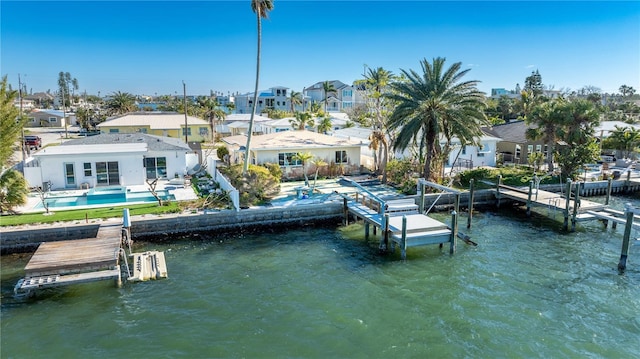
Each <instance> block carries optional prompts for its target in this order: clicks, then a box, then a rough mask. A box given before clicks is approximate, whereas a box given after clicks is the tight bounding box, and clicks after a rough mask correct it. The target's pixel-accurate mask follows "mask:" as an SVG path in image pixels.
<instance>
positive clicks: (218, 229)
mask: <svg viewBox="0 0 640 359" xmlns="http://www.w3.org/2000/svg"><path fill="white" fill-rule="evenodd" d="M460 197H461V198H460V207H461V208H466V207H468V203H469V199H468V198H469V194H468V193H463V194H462V195H461V196H460ZM408 198H413V199H414V200H415V201H416V203H417V202H418V201H419V197H418V196H409V197H408ZM434 201H437V202H436V204H435V206H434V208H433V209H432V211H433V212H435V211H438V210H445V209H449V208H451V207H452V206H453V202H454V197H453V195H451V194H447V193H444V194H437V193H436V194H428V195H425V210H426V209H429V208H430V207H431V205H432V204H433V202H434ZM494 204H495V195H494V193H493V191H492V190H479V191H476V193H475V195H474V206H492V205H494ZM342 216H343V211H342V202H341V201H332V202H325V203H318V204H308V205H293V206H290V207H259V208H251V209H246V210H241V211H240V212H236V211H232V210H223V211H210V212H207V213H202V212H198V213H180V214H167V215H161V216H151V215H147V216H133V217H132V218H131V236H132V238H133V239H134V240H148V241H153V240H159V241H161V240H167V239H171V238H175V237H179V236H188V235H190V234H195V233H214V231H215V234H222V233H229V232H235V231H240V230H246V231H251V230H255V231H260V230H271V229H273V228H276V227H291V226H300V225H316V224H321V223H335V225H338V224H339V223H341V220H342ZM109 221H118V222H119V223H122V219H120V218H114V219H110V220H109ZM99 226H100V224H99V223H97V224H73V223H68V224H67V223H64V224H51V225H42V226H33V228H22V229H18V228H16V229H12V228H10V227H3V228H2V229H1V235H0V250H1V252H2V254H8V253H19V252H29V251H34V250H35V249H36V248H37V247H38V245H39V244H40V243H41V242H49V241H60V240H71V239H81V238H92V237H95V236H96V234H97V232H98V228H99Z"/></svg>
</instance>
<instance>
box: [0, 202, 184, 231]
mask: <svg viewBox="0 0 640 359" xmlns="http://www.w3.org/2000/svg"><path fill="white" fill-rule="evenodd" d="M124 208H129V214H130V215H132V216H137V215H142V214H163V213H177V212H180V211H181V208H180V207H179V205H178V203H177V202H175V201H173V202H169V203H168V204H167V205H166V206H162V207H160V206H158V204H157V203H147V204H138V205H132V206H119V207H105V208H92V209H76V210H70V211H55V212H54V211H52V214H49V215H45V214H44V213H25V214H17V215H8V216H2V217H0V227H4V226H18V225H24V224H39V223H53V222H68V221H80V220H82V221H84V220H85V219H89V220H91V219H98V218H101V219H102V218H116V217H122V213H123V209H124Z"/></svg>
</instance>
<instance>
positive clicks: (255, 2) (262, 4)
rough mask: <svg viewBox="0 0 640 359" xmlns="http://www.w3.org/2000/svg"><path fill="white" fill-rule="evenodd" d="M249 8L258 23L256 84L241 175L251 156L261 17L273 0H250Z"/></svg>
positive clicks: (258, 68)
mask: <svg viewBox="0 0 640 359" xmlns="http://www.w3.org/2000/svg"><path fill="white" fill-rule="evenodd" d="M251 9H252V10H253V12H254V13H255V14H256V22H257V24H258V55H257V59H256V86H255V91H254V92H253V104H252V109H251V118H250V119H249V129H248V133H247V146H246V149H245V151H246V152H245V153H246V156H245V157H244V166H243V167H242V174H243V175H245V174H247V171H249V161H250V159H249V157H250V156H251V151H250V149H251V136H252V134H253V133H252V132H253V118H254V117H255V115H256V104H257V102H258V82H259V80H260V48H261V46H262V19H263V18H265V19H266V18H267V17H268V15H269V11H271V10H273V0H251Z"/></svg>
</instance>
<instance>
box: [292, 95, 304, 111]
mask: <svg viewBox="0 0 640 359" xmlns="http://www.w3.org/2000/svg"><path fill="white" fill-rule="evenodd" d="M290 96H291V98H290V101H291V113H295V112H296V106H298V105H301V104H302V94H301V93H300V92H296V91H291V95H290Z"/></svg>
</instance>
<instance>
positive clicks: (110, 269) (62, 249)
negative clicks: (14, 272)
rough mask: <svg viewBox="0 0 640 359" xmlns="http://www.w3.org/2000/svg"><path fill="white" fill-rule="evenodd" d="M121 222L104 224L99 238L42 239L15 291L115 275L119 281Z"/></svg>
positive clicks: (82, 281)
mask: <svg viewBox="0 0 640 359" xmlns="http://www.w3.org/2000/svg"><path fill="white" fill-rule="evenodd" d="M120 245H121V225H120V224H115V225H102V226H100V229H99V230H98V235H97V237H96V238H86V239H79V240H69V241H56V242H44V243H41V244H40V246H39V247H38V249H37V250H36V252H35V253H34V254H33V256H32V257H31V259H30V260H29V263H27V265H26V267H25V269H24V271H25V277H24V278H23V279H21V280H20V281H18V284H16V287H15V289H14V291H15V292H16V294H19V293H25V294H26V293H29V292H30V291H31V290H34V289H41V288H48V287H57V286H63V285H69V284H76V283H84V282H93V281H99V280H106V279H115V280H117V281H118V282H120V280H121V277H120V275H121V274H120V265H119V257H120V248H121V247H120Z"/></svg>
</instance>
